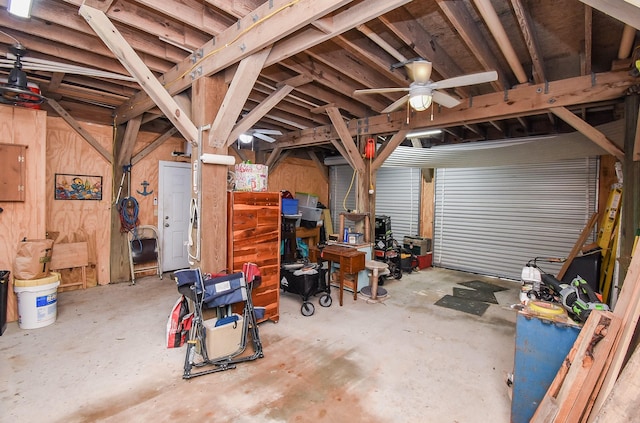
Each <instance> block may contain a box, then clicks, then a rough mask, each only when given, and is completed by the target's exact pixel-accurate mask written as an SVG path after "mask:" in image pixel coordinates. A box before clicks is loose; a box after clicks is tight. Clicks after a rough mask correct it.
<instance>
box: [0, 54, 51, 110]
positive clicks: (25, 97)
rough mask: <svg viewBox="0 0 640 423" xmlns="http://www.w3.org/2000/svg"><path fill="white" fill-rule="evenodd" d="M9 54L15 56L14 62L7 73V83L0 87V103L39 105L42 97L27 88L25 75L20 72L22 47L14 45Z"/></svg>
mask: <svg viewBox="0 0 640 423" xmlns="http://www.w3.org/2000/svg"><path fill="white" fill-rule="evenodd" d="M11 52H12V53H13V54H15V56H16V61H15V63H14V65H13V68H12V69H11V71H10V72H9V77H8V78H7V82H6V83H4V84H1V85H0V102H1V103H4V104H11V105H14V106H24V105H34V104H41V103H42V102H43V101H44V97H43V96H42V95H40V94H39V93H38V92H37V90H36V91H34V90H31V89H30V88H29V81H28V80H27V74H26V73H25V72H24V71H23V70H22V62H21V61H20V57H22V56H23V55H24V52H25V50H24V47H23V46H22V45H20V44H17V45H14V46H12V47H11Z"/></svg>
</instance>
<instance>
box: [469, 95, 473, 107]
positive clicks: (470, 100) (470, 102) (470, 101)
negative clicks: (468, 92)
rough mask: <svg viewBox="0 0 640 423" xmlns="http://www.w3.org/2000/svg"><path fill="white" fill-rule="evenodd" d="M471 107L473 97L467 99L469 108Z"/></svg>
mask: <svg viewBox="0 0 640 423" xmlns="http://www.w3.org/2000/svg"><path fill="white" fill-rule="evenodd" d="M472 107H473V96H470V97H469V108H472Z"/></svg>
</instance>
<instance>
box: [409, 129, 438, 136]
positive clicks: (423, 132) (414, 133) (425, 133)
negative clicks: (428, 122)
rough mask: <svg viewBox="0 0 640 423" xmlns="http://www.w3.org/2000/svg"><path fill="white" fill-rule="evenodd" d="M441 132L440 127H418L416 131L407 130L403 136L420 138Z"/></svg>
mask: <svg viewBox="0 0 640 423" xmlns="http://www.w3.org/2000/svg"><path fill="white" fill-rule="evenodd" d="M441 133H442V129H418V130H416V131H412V132H409V133H408V134H407V135H406V137H405V138H420V137H427V136H429V135H438V134H441Z"/></svg>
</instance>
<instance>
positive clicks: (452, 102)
mask: <svg viewBox="0 0 640 423" xmlns="http://www.w3.org/2000/svg"><path fill="white" fill-rule="evenodd" d="M431 94H432V96H433V101H435V102H436V103H438V104H441V105H443V106H444V107H448V108H452V107H456V106H457V105H458V104H460V101H458V99H457V98H454V97H451V96H450V95H449V94H445V93H443V92H440V91H433V92H432V93H431Z"/></svg>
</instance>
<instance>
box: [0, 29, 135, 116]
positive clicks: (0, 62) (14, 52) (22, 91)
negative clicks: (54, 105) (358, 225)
mask: <svg viewBox="0 0 640 423" xmlns="http://www.w3.org/2000/svg"><path fill="white" fill-rule="evenodd" d="M0 33H1V34H3V35H5V36H7V37H9V38H11V39H12V40H13V41H14V44H12V45H10V46H9V51H8V52H7V54H6V59H4V58H0V68H6V69H11V70H10V72H9V75H8V78H7V80H6V82H0V103H4V104H12V105H14V106H25V105H35V104H40V103H42V102H43V101H44V100H45V99H46V98H45V97H44V96H42V95H41V94H40V92H39V90H38V89H32V87H30V86H33V85H35V84H31V83H30V82H29V81H28V79H27V74H26V73H25V71H24V70H30V71H42V72H57V73H70V74H75V75H85V76H91V77H96V78H105V79H114V80H121V81H135V79H134V78H133V77H131V76H129V75H122V74H118V73H114V72H107V71H102V70H99V69H92V68H88V67H83V66H75V65H70V64H67V63H60V62H55V61H52V60H44V59H37V58H30V57H25V56H26V55H27V49H26V47H25V46H24V45H23V44H22V43H21V42H20V41H18V40H17V39H16V38H15V37H13V36H11V35H10V34H7V33H6V32H4V31H0Z"/></svg>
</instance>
